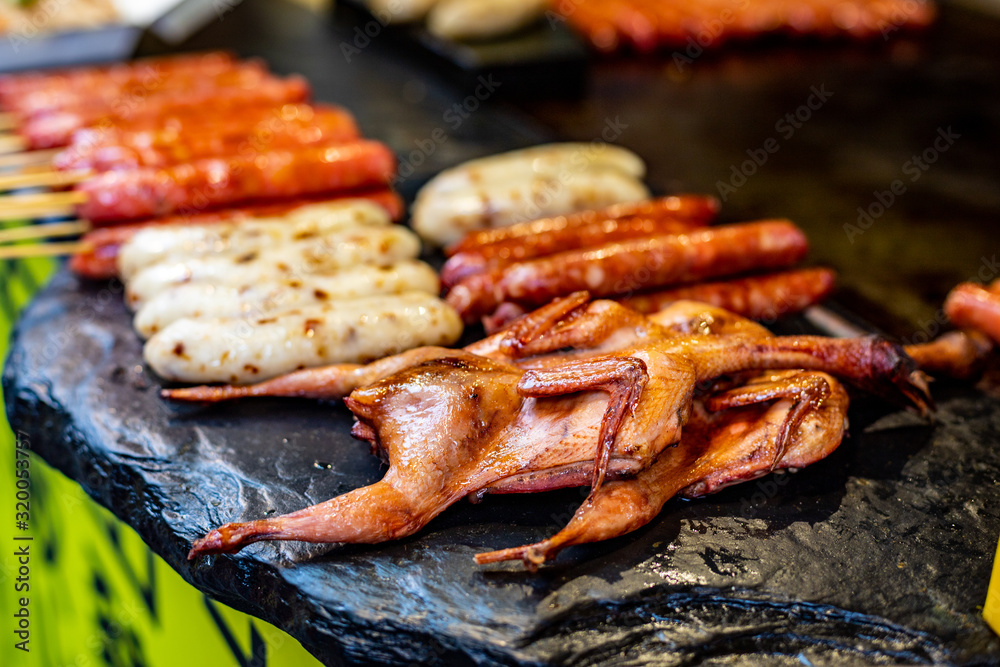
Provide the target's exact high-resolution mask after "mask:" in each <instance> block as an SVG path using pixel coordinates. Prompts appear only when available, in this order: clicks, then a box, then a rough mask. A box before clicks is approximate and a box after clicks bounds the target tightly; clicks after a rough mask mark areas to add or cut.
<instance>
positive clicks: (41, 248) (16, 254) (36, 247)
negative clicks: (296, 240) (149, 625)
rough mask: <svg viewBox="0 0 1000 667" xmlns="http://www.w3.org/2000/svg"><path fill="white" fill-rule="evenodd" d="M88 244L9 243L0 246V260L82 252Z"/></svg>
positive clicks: (74, 242) (75, 242)
mask: <svg viewBox="0 0 1000 667" xmlns="http://www.w3.org/2000/svg"><path fill="white" fill-rule="evenodd" d="M87 246H88V244H86V243H80V242H78V241H73V242H70V243H32V244H28V245H10V246H4V247H3V248H0V260H5V259H23V258H26V257H58V256H60V255H73V254H76V253H78V252H83V251H84V250H86V249H87Z"/></svg>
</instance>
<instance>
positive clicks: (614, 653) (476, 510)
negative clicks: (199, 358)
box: [3, 270, 1000, 665]
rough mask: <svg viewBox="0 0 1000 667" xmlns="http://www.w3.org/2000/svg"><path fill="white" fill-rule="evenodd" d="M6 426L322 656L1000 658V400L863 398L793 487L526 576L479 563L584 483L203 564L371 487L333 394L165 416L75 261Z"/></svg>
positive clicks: (568, 557)
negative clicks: (201, 547)
mask: <svg viewBox="0 0 1000 667" xmlns="http://www.w3.org/2000/svg"><path fill="white" fill-rule="evenodd" d="M3 385H4V395H5V397H6V402H7V411H8V414H9V416H10V421H11V424H12V425H13V427H14V428H15V429H18V430H21V431H23V432H25V433H26V435H27V436H28V437H29V438H30V439H31V442H32V445H33V448H34V450H35V451H36V452H37V453H38V454H39V455H41V456H42V457H44V458H45V459H46V460H47V461H49V462H50V463H51V464H52V465H54V466H55V467H57V468H58V469H60V470H61V471H63V472H64V473H65V474H66V475H68V476H69V477H71V478H73V479H75V480H77V481H78V482H79V483H80V484H81V485H82V486H83V488H84V489H85V490H86V491H87V492H88V493H89V494H90V495H91V496H93V497H94V498H95V499H97V500H98V501H99V502H100V503H102V504H103V505H105V506H106V507H108V508H110V509H111V510H112V511H113V512H115V513H116V514H117V515H118V516H119V517H120V518H121V519H122V520H123V521H125V522H126V523H128V524H129V525H131V526H132V527H134V528H135V529H136V530H137V531H138V532H139V534H140V535H142V537H143V539H144V540H145V541H146V542H147V543H148V544H149V545H150V546H151V547H152V549H153V550H154V551H156V553H158V554H160V555H161V556H162V557H163V558H164V559H166V561H167V562H168V563H170V565H171V566H172V567H174V568H175V569H177V570H178V571H179V572H180V573H181V574H182V575H183V576H184V577H185V578H186V579H187V580H189V581H190V582H191V583H192V584H193V585H195V586H196V587H198V588H199V589H201V590H203V591H205V592H206V593H208V594H209V595H211V596H213V597H215V598H217V599H219V600H221V601H223V602H225V603H227V604H229V605H231V606H233V607H236V608H237V609H240V610H243V611H246V612H249V613H251V614H254V615H257V616H259V617H261V618H263V619H266V620H267V621H270V622H271V623H274V624H275V625H277V626H278V627H281V628H283V629H284V630H286V631H287V632H289V633H290V634H291V635H292V636H294V637H295V638H296V639H298V640H299V641H301V642H302V644H303V645H304V646H305V647H306V648H307V649H308V650H310V651H311V652H312V653H314V654H315V655H316V656H317V657H318V658H319V659H320V660H322V661H323V662H325V663H327V664H341V663H343V662H345V661H346V662H362V663H364V662H383V663H391V664H413V663H439V664H464V663H477V664H570V663H572V664H583V665H587V664H640V663H647V662H656V663H657V664H664V665H685V664H695V663H698V664H733V663H740V664H746V663H748V662H749V663H760V664H803V663H805V664H823V663H841V662H843V661H844V660H845V659H849V660H852V661H857V662H862V663H865V662H870V663H880V664H881V663H904V664H920V663H959V664H969V663H977V664H981V663H997V662H1000V639H998V638H997V637H996V636H995V635H994V634H993V633H992V632H991V631H990V630H989V628H988V627H987V626H986V625H985V623H984V622H983V620H982V619H981V617H980V610H981V605H982V603H983V600H984V599H985V595H986V588H987V583H988V580H989V573H990V567H991V561H992V556H993V553H994V549H995V547H996V539H997V535H998V534H1000V493H998V480H1000V451H998V447H997V444H998V443H1000V401H998V400H997V398H995V397H991V396H990V395H988V394H986V393H982V392H980V391H978V390H975V389H973V388H971V387H967V386H961V385H948V384H940V383H939V384H938V386H936V387H935V389H936V393H937V396H938V400H939V408H940V409H939V411H938V414H937V418H936V421H935V422H934V423H929V422H924V421H922V420H920V419H918V418H917V417H915V416H912V415H910V414H908V413H899V412H894V411H891V410H890V409H888V408H885V407H884V406H881V405H879V404H877V403H874V402H872V403H867V402H864V401H858V402H856V403H855V405H854V407H852V411H851V421H852V425H851V429H850V437H848V438H847V439H846V440H845V442H844V443H843V445H842V446H841V447H840V448H839V449H838V450H837V451H836V452H835V453H834V454H833V455H832V456H830V457H829V458H828V459H826V460H825V461H822V462H820V463H817V464H815V465H814V466H812V467H810V468H808V469H806V470H804V471H802V472H800V473H798V474H795V475H784V476H771V477H767V478H764V479H761V480H757V481H755V482H750V483H746V484H743V485H741V486H737V487H733V488H730V489H728V490H726V491H724V492H722V493H720V494H718V495H715V496H712V497H709V498H705V499H701V500H696V501H679V500H678V501H673V502H671V503H669V504H668V505H667V507H666V508H665V510H664V511H663V513H662V515H661V516H660V517H659V518H658V519H657V520H656V521H654V522H653V523H652V524H651V525H650V526H648V527H646V528H645V529H642V530H640V531H637V532H636V533H633V534H631V535H628V536H625V537H622V538H619V539H616V540H613V541H610V542H607V543H602V544H597V545H590V546H585V547H577V548H574V549H571V550H568V551H567V552H565V553H564V554H562V555H561V556H560V558H559V559H558V560H557V561H556V562H555V563H553V564H551V565H549V566H546V567H545V568H543V569H542V570H541V571H540V572H538V573H536V574H532V573H529V572H526V571H524V570H523V569H522V568H521V567H520V565H518V564H508V565H504V566H491V567H484V568H481V567H477V566H476V565H475V563H474V562H473V559H472V557H473V555H474V554H475V553H477V552H479V551H484V550H492V549H499V548H503V547H508V546H514V545H517V544H522V543H526V542H533V541H536V540H538V539H540V538H542V537H544V536H547V535H549V534H551V533H553V532H555V531H556V530H558V528H559V527H560V526H561V525H562V524H563V523H564V522H565V521H566V520H568V518H569V517H570V516H571V514H572V512H573V510H574V509H575V507H576V506H577V505H578V504H579V503H580V501H581V500H582V497H583V495H582V493H581V492H580V491H566V492H556V493H547V494H538V495H532V496H523V497H516V496H505V497H487V498H486V499H485V501H484V502H482V503H481V504H479V505H472V504H470V503H465V502H462V503H459V504H458V505H456V506H454V507H452V508H451V509H449V510H447V511H446V512H445V513H444V514H443V515H442V516H440V517H439V518H438V519H436V520H435V521H433V522H432V523H431V524H430V525H429V526H428V527H427V528H426V529H424V530H423V531H421V532H420V533H419V534H418V535H416V536H414V537H412V538H410V539H406V540H401V541H398V542H395V543H389V544H385V545H379V546H333V547H330V546H317V545H303V544H300V543H285V544H278V543H266V544H257V545H253V546H251V547H249V548H247V549H245V550H244V551H243V552H241V553H240V554H238V555H235V556H217V557H209V558H205V559H202V560H200V561H197V562H188V561H187V560H186V559H185V557H186V554H187V551H188V549H189V548H190V545H191V541H192V540H193V539H195V538H197V537H199V536H201V535H202V534H203V533H205V532H206V531H207V530H209V529H210V528H212V527H215V526H218V525H219V524H222V523H225V522H228V521H242V520H249V519H255V518H261V517H264V516H271V515H274V514H276V513H278V514H280V513H284V512H288V511H292V510H295V509H299V508H301V507H304V506H306V505H310V504H313V503H316V502H319V501H322V500H325V499H327V498H330V497H332V496H335V495H338V494H341V493H344V492H346V491H349V490H351V489H353V488H356V487H358V486H361V485H364V484H369V483H371V482H373V481H375V480H377V479H378V478H379V477H380V475H381V474H382V472H383V469H382V467H381V466H380V463H379V461H378V460H377V459H376V458H375V457H373V456H371V455H370V453H369V451H368V446H367V444H365V443H363V442H359V441H356V440H353V439H352V438H351V436H350V435H349V433H348V431H349V428H350V425H351V422H352V420H351V416H350V413H349V412H348V411H347V410H346V409H345V408H344V407H343V406H340V405H334V404H319V403H315V402H309V401H300V400H256V401H246V402H243V403H236V404H232V405H225V406H213V407H190V406H187V407H183V408H180V407H176V406H171V405H168V404H167V403H165V402H163V401H162V400H161V399H160V398H159V397H158V390H159V389H160V388H161V382H160V381H159V380H158V379H157V378H156V377H155V376H153V375H152V374H151V372H150V371H149V370H148V369H147V368H146V367H145V366H144V365H143V364H142V361H141V346H140V341H139V340H138V338H137V337H136V336H135V334H134V333H133V332H132V330H131V328H130V318H129V316H128V313H127V312H126V311H125V309H124V307H123V306H122V304H121V298H120V287H119V286H116V285H114V284H112V285H107V284H90V283H81V282H80V281H78V280H77V279H76V278H75V277H73V276H72V275H71V274H70V273H69V272H68V271H66V270H63V271H61V272H60V273H59V274H57V276H56V278H55V279H54V281H53V282H52V284H51V285H50V286H49V287H48V288H47V289H45V290H44V291H43V292H42V293H41V294H40V295H39V296H38V297H37V298H36V300H35V301H34V302H33V303H32V304H31V305H30V307H29V308H28V309H27V311H26V312H25V314H24V317H23V319H22V320H21V322H20V324H19V326H18V328H17V330H16V332H15V334H14V337H13V340H12V342H11V353H10V357H9V359H8V360H7V365H6V368H5V370H4V376H3Z"/></svg>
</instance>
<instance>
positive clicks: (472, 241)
mask: <svg viewBox="0 0 1000 667" xmlns="http://www.w3.org/2000/svg"><path fill="white" fill-rule="evenodd" d="M718 213H719V200H718V199H716V198H715V197H710V196H707V195H676V196H673V197H660V198H658V199H649V200H646V201H640V202H630V203H626V204H615V205H614V206H609V207H608V208H603V209H598V210H594V211H581V212H580V213H573V214H570V215H561V216H557V217H554V218H542V219H540V220H532V221H529V222H522V223H519V224H516V225H512V226H510V227H499V228H497V229H484V230H482V231H478V232H472V233H471V234H469V235H467V236H466V237H465V238H464V239H462V240H461V241H459V242H458V243H455V244H453V245H451V246H449V247H448V248H446V249H445V254H446V255H448V256H451V255H454V254H457V253H459V252H478V253H480V254H482V255H483V256H484V257H489V256H492V254H500V253H501V252H502V249H503V248H504V247H508V248H509V247H511V245H510V244H515V243H518V242H523V241H525V240H527V241H529V242H530V241H531V240H532V239H534V238H535V237H538V236H539V235H542V234H547V233H550V232H552V233H558V232H561V231H563V230H568V229H571V228H574V227H580V226H583V225H587V224H590V223H594V222H598V221H603V220H618V219H620V218H626V217H632V216H635V217H646V218H663V217H669V218H671V219H674V220H689V221H691V222H692V223H693V224H694V223H701V224H707V223H708V222H711V221H712V220H713V219H714V218H715V216H716V215H718ZM491 246H496V247H497V248H498V250H496V251H491V250H490V247H491ZM491 253H492V254H491Z"/></svg>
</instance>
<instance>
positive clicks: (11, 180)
mask: <svg viewBox="0 0 1000 667" xmlns="http://www.w3.org/2000/svg"><path fill="white" fill-rule="evenodd" d="M90 175H91V171H90V170H87V169H81V170H75V171H43V172H39V173H30V172H29V173H27V174H0V192H6V191H7V190H16V189H17V188H40V187H60V186H64V185H73V184H74V183H79V182H80V181H83V180H86V179H87V178H89V177H90Z"/></svg>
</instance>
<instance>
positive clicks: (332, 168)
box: [77, 140, 396, 224]
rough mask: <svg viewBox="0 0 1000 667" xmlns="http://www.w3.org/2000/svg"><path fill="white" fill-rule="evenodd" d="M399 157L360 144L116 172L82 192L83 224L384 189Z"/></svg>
mask: <svg viewBox="0 0 1000 667" xmlns="http://www.w3.org/2000/svg"><path fill="white" fill-rule="evenodd" d="M395 169H396V157H395V155H394V154H393V153H392V151H390V150H389V149H388V148H387V147H386V146H385V145H384V144H381V143H379V142H376V141H367V140H362V141H355V142H352V143H347V144H333V145H330V146H313V147H307V148H304V149H301V150H297V151H273V152H271V153H267V154H264V155H259V156H256V155H250V156H235V157H231V158H228V159H222V158H212V159H204V160H198V161H195V162H192V163H189V164H181V165H174V166H171V167H167V168H164V169H150V168H144V169H137V170H135V171H129V172H117V171H109V172H104V173H102V174H98V175H96V176H94V177H93V178H90V179H88V180H86V181H84V182H83V183H80V184H79V185H78V186H77V190H78V191H79V192H82V193H83V194H84V195H86V200H85V201H84V203H82V204H81V205H80V206H79V208H78V211H77V212H78V215H79V217H81V218H85V219H87V220H90V221H91V222H93V223H95V224H101V223H106V222H111V221H118V220H134V219H140V218H151V217H156V216H163V215H170V214H174V213H178V212H183V211H185V210H192V209H193V210H199V209H208V208H215V207H222V206H227V205H233V204H239V203H242V202H246V201H251V200H255V199H277V198H289V197H302V196H307V195H315V194H320V193H328V192H331V191H337V190H352V189H359V188H368V187H382V186H385V185H387V184H388V183H389V181H390V180H391V179H392V177H393V175H394V174H395Z"/></svg>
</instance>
